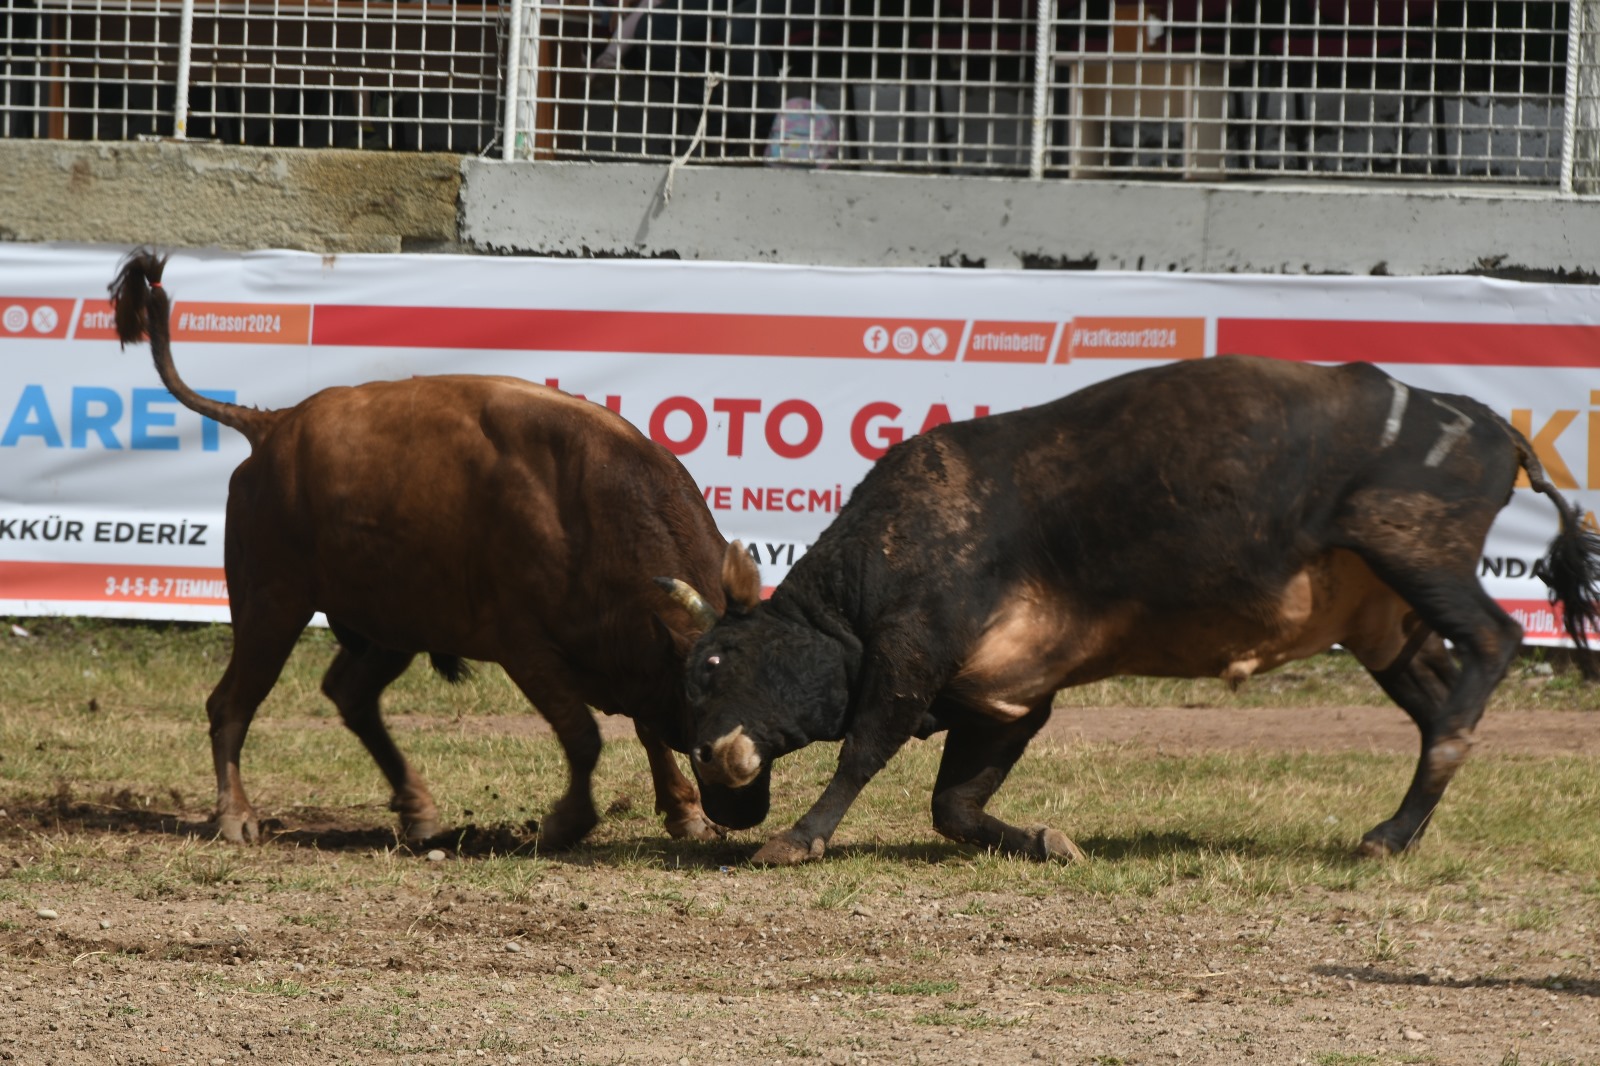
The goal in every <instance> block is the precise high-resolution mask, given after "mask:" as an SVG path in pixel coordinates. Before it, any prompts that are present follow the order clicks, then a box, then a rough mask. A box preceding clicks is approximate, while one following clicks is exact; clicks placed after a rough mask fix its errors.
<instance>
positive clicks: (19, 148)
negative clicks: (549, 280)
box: [0, 140, 461, 253]
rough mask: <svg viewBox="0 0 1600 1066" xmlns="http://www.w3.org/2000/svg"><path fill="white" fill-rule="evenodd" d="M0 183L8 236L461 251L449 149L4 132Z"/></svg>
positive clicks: (1, 219) (3, 233) (2, 228)
mask: <svg viewBox="0 0 1600 1066" xmlns="http://www.w3.org/2000/svg"><path fill="white" fill-rule="evenodd" d="M0 187H4V188H5V190H6V195H5V200H4V204H3V206H0V238H4V239H7V240H17V241H85V242H106V243H124V244H135V243H153V244H159V245H168V246H182V247H190V248H206V247H216V248H226V249H248V248H293V249H300V250H304V251H314V252H329V253H336V252H397V251H401V250H403V249H409V248H418V249H426V250H433V249H438V248H446V249H451V250H458V249H459V246H458V245H457V243H456V230H457V218H456V202H457V197H458V194H459V191H460V187H461V160H460V157H459V156H455V155H444V154H418V153H398V152H395V153H391V152H357V151H340V150H330V149H319V150H303V149H293V148H241V147H232V146H223V145H213V144H192V143H179V142H139V143H87V142H68V141H16V140H8V141H0Z"/></svg>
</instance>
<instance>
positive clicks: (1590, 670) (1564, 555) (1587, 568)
mask: <svg viewBox="0 0 1600 1066" xmlns="http://www.w3.org/2000/svg"><path fill="white" fill-rule="evenodd" d="M1507 428H1508V429H1509V428H1510V427H1509V426H1508V427H1507ZM1511 437H1512V440H1513V442H1514V443H1515V444H1516V446H1517V460H1518V462H1519V463H1521V465H1522V469H1523V470H1525V471H1527V473H1528V483H1529V484H1531V485H1532V486H1533V489H1534V491H1535V492H1538V493H1541V494H1543V495H1545V496H1548V497H1550V500H1551V502H1553V503H1554V504H1555V505H1556V510H1557V511H1559V512H1560V513H1561V531H1560V532H1558V533H1557V534H1556V537H1555V539H1554V540H1552V541H1551V542H1550V550H1549V551H1548V552H1546V553H1545V557H1544V558H1543V559H1540V560H1539V561H1538V562H1537V563H1536V564H1534V567H1533V572H1534V575H1535V576H1536V577H1538V578H1539V580H1541V581H1543V582H1544V583H1545V584H1546V585H1548V586H1549V587H1550V603H1551V604H1552V605H1555V604H1558V603H1559V604H1560V605H1561V613H1562V617H1563V621H1564V622H1565V624H1566V628H1567V635H1568V636H1570V637H1571V638H1572V642H1573V643H1574V644H1576V645H1577V646H1578V647H1579V648H1581V649H1583V650H1585V651H1587V650H1588V649H1589V635H1590V634H1591V633H1593V634H1595V635H1600V535H1597V534H1595V533H1592V532H1590V531H1589V530H1587V529H1584V528H1583V518H1582V515H1580V514H1579V513H1578V509H1577V508H1576V507H1574V506H1573V505H1572V502H1571V501H1570V500H1568V499H1567V498H1566V497H1565V496H1563V495H1561V492H1560V491H1559V490H1558V489H1557V488H1556V487H1555V486H1554V485H1552V484H1551V483H1550V479H1549V478H1548V477H1546V476H1545V473H1544V465H1543V464H1542V463H1540V462H1539V457H1538V456H1537V455H1535V454H1534V451H1533V445H1531V444H1529V443H1528V439H1527V438H1526V437H1524V436H1523V435H1522V434H1521V433H1519V432H1518V431H1517V430H1515V429H1511ZM1580 665H1581V667H1582V669H1583V673H1584V676H1585V677H1588V678H1590V679H1591V680H1592V679H1595V678H1596V677H1597V676H1600V670H1596V668H1595V666H1594V664H1593V663H1592V662H1590V661H1589V658H1588V657H1587V656H1585V657H1584V658H1583V659H1582V660H1581V661H1580Z"/></svg>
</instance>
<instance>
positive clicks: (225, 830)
mask: <svg viewBox="0 0 1600 1066" xmlns="http://www.w3.org/2000/svg"><path fill="white" fill-rule="evenodd" d="M213 821H214V822H215V824H216V827H217V836H219V837H221V838H222V839H223V840H226V841H228V842H229V843H232V844H254V843H255V842H256V841H257V840H259V839H261V823H260V822H259V821H258V820H257V819H256V812H255V811H246V812H245V813H243V814H235V813H225V812H223V811H218V812H217V814H216V817H215V818H214V819H213Z"/></svg>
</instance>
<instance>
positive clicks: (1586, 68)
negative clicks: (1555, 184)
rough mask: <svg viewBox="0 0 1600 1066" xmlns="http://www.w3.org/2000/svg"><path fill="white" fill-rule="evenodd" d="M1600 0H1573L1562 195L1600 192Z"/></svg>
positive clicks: (1563, 115)
mask: <svg viewBox="0 0 1600 1066" xmlns="http://www.w3.org/2000/svg"><path fill="white" fill-rule="evenodd" d="M1597 19H1600V0H1570V3H1569V6H1568V8H1567V85H1566V95H1565V97H1564V99H1563V102H1562V109H1561V192H1562V195H1564V196H1572V195H1574V194H1579V195H1581V194H1583V193H1594V192H1600V49H1597V48H1596V41H1595V29H1594V28H1593V27H1595V25H1596V21H1597Z"/></svg>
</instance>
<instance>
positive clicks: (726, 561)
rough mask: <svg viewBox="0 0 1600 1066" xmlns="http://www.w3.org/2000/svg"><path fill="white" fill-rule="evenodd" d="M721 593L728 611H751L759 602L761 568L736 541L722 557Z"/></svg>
mask: <svg viewBox="0 0 1600 1066" xmlns="http://www.w3.org/2000/svg"><path fill="white" fill-rule="evenodd" d="M722 591H723V595H724V597H725V598H726V600H727V604H728V609H729V610H734V609H738V610H742V611H753V610H755V609H756V605H757V604H758V603H760V602H761V568H760V567H758V566H756V561H755V560H754V559H752V558H750V553H749V552H747V551H745V550H744V545H743V544H741V543H739V542H738V541H734V542H733V543H732V544H730V545H728V552H727V554H726V555H724V556H723V557H722Z"/></svg>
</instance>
